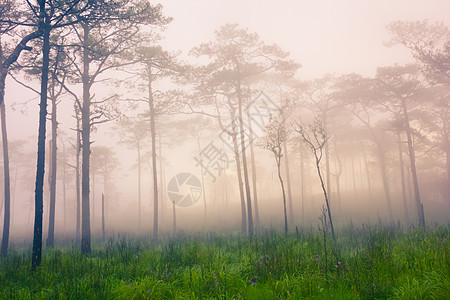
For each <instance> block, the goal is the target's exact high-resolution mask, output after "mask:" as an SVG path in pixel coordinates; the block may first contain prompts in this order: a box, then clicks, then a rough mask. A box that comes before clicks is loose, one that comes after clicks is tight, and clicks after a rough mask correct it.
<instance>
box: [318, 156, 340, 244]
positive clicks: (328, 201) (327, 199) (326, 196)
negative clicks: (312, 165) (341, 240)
mask: <svg viewBox="0 0 450 300" xmlns="http://www.w3.org/2000/svg"><path fill="white" fill-rule="evenodd" d="M314 155H315V157H316V167H317V174H318V175H319V179H320V185H321V186H322V191H323V195H324V197H325V203H326V205H327V211H328V219H329V220H330V228H331V235H332V237H333V241H334V243H336V236H335V235H334V226H333V219H332V218H331V207H330V199H329V198H328V193H327V189H326V188H325V184H324V182H323V178H322V173H321V172H320V159H319V158H318V157H317V155H316V153H314Z"/></svg>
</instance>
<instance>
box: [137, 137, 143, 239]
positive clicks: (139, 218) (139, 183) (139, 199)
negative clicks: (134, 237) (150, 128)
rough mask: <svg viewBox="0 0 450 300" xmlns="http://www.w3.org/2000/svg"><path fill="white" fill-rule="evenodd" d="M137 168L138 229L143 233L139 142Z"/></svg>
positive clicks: (139, 146)
mask: <svg viewBox="0 0 450 300" xmlns="http://www.w3.org/2000/svg"><path fill="white" fill-rule="evenodd" d="M137 167H138V206H139V211H138V228H139V232H141V215H142V205H141V145H140V143H139V140H138V141H137Z"/></svg>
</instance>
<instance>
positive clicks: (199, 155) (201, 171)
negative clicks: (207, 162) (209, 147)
mask: <svg viewBox="0 0 450 300" xmlns="http://www.w3.org/2000/svg"><path fill="white" fill-rule="evenodd" d="M197 150H198V158H199V160H200V175H201V179H202V194H203V205H204V216H203V221H204V222H205V224H206V193H205V179H204V176H203V161H202V151H201V147H200V136H197ZM174 215H175V214H174Z"/></svg>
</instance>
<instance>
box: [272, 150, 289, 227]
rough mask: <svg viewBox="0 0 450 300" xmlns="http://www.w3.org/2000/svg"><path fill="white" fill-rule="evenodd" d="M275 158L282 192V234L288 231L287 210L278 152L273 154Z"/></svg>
mask: <svg viewBox="0 0 450 300" xmlns="http://www.w3.org/2000/svg"><path fill="white" fill-rule="evenodd" d="M280 152H281V151H280ZM275 160H276V162H277V169H278V179H279V180H280V185H281V191H282V193H283V212H284V234H285V235H287V233H288V220H287V211H286V192H285V191H284V183H283V179H282V178H281V154H280V156H279V157H277V155H276V154H275Z"/></svg>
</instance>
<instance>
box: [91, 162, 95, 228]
mask: <svg viewBox="0 0 450 300" xmlns="http://www.w3.org/2000/svg"><path fill="white" fill-rule="evenodd" d="M91 169H95V166H93V167H92V168H91ZM91 178H92V180H91V181H92V183H91V187H92V194H91V198H92V199H91V204H92V215H91V232H92V231H93V232H94V234H95V170H92V174H91Z"/></svg>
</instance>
